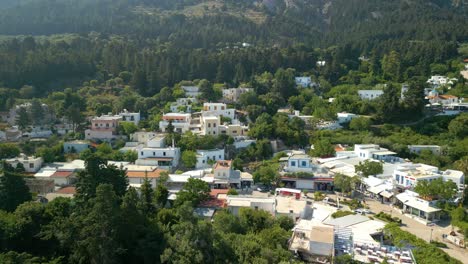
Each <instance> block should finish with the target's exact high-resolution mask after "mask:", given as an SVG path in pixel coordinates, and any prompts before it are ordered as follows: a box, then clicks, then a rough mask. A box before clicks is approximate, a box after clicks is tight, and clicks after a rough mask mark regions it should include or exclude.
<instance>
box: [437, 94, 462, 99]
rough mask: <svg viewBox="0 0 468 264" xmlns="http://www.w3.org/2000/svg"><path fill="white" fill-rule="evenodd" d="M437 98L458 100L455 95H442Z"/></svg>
mask: <svg viewBox="0 0 468 264" xmlns="http://www.w3.org/2000/svg"><path fill="white" fill-rule="evenodd" d="M439 97H440V98H442V99H456V98H458V97H456V96H455V95H451V94H442V95H439Z"/></svg>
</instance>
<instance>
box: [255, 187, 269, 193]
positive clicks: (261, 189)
mask: <svg viewBox="0 0 468 264" xmlns="http://www.w3.org/2000/svg"><path fill="white" fill-rule="evenodd" d="M257 191H259V192H269V191H270V187H268V186H265V185H260V186H258V187H257Z"/></svg>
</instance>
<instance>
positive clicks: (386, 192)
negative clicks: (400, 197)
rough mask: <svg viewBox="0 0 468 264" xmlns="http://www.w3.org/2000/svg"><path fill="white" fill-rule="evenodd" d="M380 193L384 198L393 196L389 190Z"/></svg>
mask: <svg viewBox="0 0 468 264" xmlns="http://www.w3.org/2000/svg"><path fill="white" fill-rule="evenodd" d="M380 195H382V196H383V197H385V198H391V197H392V196H393V193H391V192H389V191H383V192H381V193H380Z"/></svg>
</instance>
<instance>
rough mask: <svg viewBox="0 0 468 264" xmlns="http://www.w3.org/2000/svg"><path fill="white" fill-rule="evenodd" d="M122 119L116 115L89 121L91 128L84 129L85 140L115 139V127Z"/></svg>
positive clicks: (103, 116)
mask: <svg viewBox="0 0 468 264" xmlns="http://www.w3.org/2000/svg"><path fill="white" fill-rule="evenodd" d="M120 121H122V117H121V116H118V115H115V116H114V115H102V116H100V117H95V118H93V119H92V120H91V128H90V129H86V131H85V138H86V139H100V140H111V139H115V138H117V127H118V126H119V122H120Z"/></svg>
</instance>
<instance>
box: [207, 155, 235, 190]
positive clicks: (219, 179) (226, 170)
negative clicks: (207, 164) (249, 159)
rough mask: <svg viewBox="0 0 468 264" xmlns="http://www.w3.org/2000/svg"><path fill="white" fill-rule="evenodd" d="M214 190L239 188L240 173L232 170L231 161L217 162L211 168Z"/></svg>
mask: <svg viewBox="0 0 468 264" xmlns="http://www.w3.org/2000/svg"><path fill="white" fill-rule="evenodd" d="M213 177H214V181H213V184H214V186H215V188H225V187H226V188H227V187H240V185H241V172H240V171H238V170H234V169H233V167H232V160H218V161H216V164H215V165H214V167H213Z"/></svg>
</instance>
